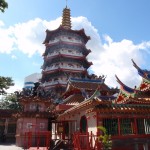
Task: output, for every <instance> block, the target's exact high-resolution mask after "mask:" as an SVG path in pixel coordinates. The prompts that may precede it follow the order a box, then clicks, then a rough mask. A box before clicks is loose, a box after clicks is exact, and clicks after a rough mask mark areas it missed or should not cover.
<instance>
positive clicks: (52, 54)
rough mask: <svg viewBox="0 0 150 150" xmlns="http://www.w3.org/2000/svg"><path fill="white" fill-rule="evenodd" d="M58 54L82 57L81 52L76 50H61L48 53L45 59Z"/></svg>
mask: <svg viewBox="0 0 150 150" xmlns="http://www.w3.org/2000/svg"><path fill="white" fill-rule="evenodd" d="M58 55H66V56H70V57H79V58H81V57H84V56H83V54H82V53H77V52H69V51H64V50H61V51H59V52H56V51H55V52H53V53H51V54H48V55H47V56H46V57H45V59H49V58H51V57H55V56H58Z"/></svg>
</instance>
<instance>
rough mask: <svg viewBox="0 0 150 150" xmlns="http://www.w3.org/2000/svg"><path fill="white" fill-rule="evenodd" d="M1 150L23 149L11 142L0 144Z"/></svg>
mask: <svg viewBox="0 0 150 150" xmlns="http://www.w3.org/2000/svg"><path fill="white" fill-rule="evenodd" d="M0 150H23V149H22V148H20V147H17V146H16V145H14V144H10V145H1V144H0Z"/></svg>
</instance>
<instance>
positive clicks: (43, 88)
mask: <svg viewBox="0 0 150 150" xmlns="http://www.w3.org/2000/svg"><path fill="white" fill-rule="evenodd" d="M71 26H72V25H71V19H70V9H69V8H67V6H66V8H64V10H63V15H62V23H61V25H60V26H59V27H58V28H57V29H55V30H52V31H50V30H46V38H45V40H44V42H43V44H45V52H44V54H43V59H44V63H43V65H42V77H41V79H40V82H39V83H35V84H34V86H33V89H30V90H28V89H24V90H23V91H22V92H21V93H18V95H17V96H18V100H19V103H20V104H21V105H22V111H18V112H12V113H9V114H8V115H6V116H5V115H4V116H1V115H0V121H1V122H2V121H3V123H1V122H0V123H1V124H3V126H2V125H1V124H0V128H1V129H2V128H3V130H4V129H5V131H8V127H9V126H8V121H7V120H8V118H11V117H10V116H11V114H12V116H13V117H12V118H14V119H15V120H16V135H15V137H16V144H17V145H18V146H21V147H23V148H24V149H30V148H31V147H37V149H39V147H46V148H47V149H51V150H60V149H65V150H73V149H76V150H102V149H103V150H104V147H105V148H106V143H104V142H103V140H102V139H101V138H99V137H103V135H104V132H102V130H100V128H101V127H104V128H105V129H106V131H107V135H110V136H108V137H109V139H108V142H110V143H109V146H110V147H112V148H111V149H112V150H127V149H128V150H148V149H150V71H148V70H143V69H141V68H140V67H139V66H138V65H137V64H136V63H135V62H134V61H133V60H132V62H133V66H134V67H135V68H136V69H137V71H138V74H139V75H140V76H141V77H142V82H141V84H140V86H139V87H135V88H134V89H133V88H130V87H128V86H126V85H125V84H124V83H123V82H121V80H120V79H119V78H118V77H117V76H116V80H117V81H118V83H119V84H120V89H117V88H110V87H109V86H108V85H107V84H106V83H105V78H106V77H105V76H104V75H101V76H97V75H95V74H89V72H88V68H89V67H90V66H91V65H92V62H89V61H88V60H87V55H88V54H89V53H90V52H91V50H89V49H87V48H86V43H87V42H88V40H89V39H90V37H89V36H87V35H86V34H85V31H84V29H81V30H72V29H71ZM114 76H115V75H114ZM5 111H6V110H5ZM5 111H4V112H5ZM0 112H2V111H1V110H0ZM13 125H14V124H13ZM111 142H112V145H111ZM107 144H108V143H107ZM110 147H109V148H110ZM107 149H108V147H107Z"/></svg>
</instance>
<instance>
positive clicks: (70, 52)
mask: <svg viewBox="0 0 150 150" xmlns="http://www.w3.org/2000/svg"><path fill="white" fill-rule="evenodd" d="M89 39H90V37H89V36H87V35H86V34H85V32H84V29H81V30H72V29H71V19H70V9H68V8H67V7H66V8H65V9H64V10H63V15H62V24H61V25H60V26H59V28H57V29H56V30H53V31H49V30H46V38H45V40H44V42H43V43H44V44H45V47H46V49H45V52H44V54H43V57H44V64H43V66H42V69H43V71H42V79H41V87H42V88H44V89H45V90H47V91H49V92H50V93H51V98H52V99H55V100H56V99H57V98H58V97H59V96H60V95H61V94H62V93H63V92H64V91H65V88H66V85H67V81H68V79H69V78H71V77H73V78H79V79H81V78H85V77H87V76H88V72H87V69H88V68H89V67H90V66H91V65H92V63H91V62H88V61H87V59H86V56H87V55H88V54H89V53H90V52H91V50H89V49H87V48H86V46H85V45H86V43H87V42H88V40H89Z"/></svg>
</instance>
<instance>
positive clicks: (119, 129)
mask: <svg viewBox="0 0 150 150" xmlns="http://www.w3.org/2000/svg"><path fill="white" fill-rule="evenodd" d="M120 131H121V128H120V118H118V135H121V132H120Z"/></svg>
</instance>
